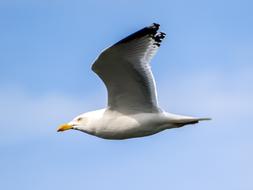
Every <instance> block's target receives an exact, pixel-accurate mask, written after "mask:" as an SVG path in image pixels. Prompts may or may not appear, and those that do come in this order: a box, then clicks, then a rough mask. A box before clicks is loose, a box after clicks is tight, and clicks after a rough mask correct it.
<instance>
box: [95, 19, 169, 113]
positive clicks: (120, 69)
mask: <svg viewBox="0 0 253 190" xmlns="http://www.w3.org/2000/svg"><path fill="white" fill-rule="evenodd" d="M158 29H159V24H155V23H154V24H153V25H151V26H149V27H145V28H143V29H141V30H139V31H137V32H135V33H134V34H132V35H130V36H128V37H126V38H124V39H123V40H121V41H119V42H118V43H116V44H114V45H113V46H111V47H109V48H107V49H106V50H104V51H103V52H102V53H101V54H100V55H99V56H98V58H97V59H96V61H95V63H94V64H93V65H92V70H93V71H94V72H95V73H96V74H97V75H98V76H99V77H100V78H101V79H102V80H103V82H104V83H105V85H106V88H107V92H108V107H109V108H110V109H113V110H117V111H120V112H123V113H133V112H135V113H136V112H137V113H138V112H159V111H160V110H159V107H158V102H157V93H156V86H155V81H154V78H153V74H152V71H151V68H150V64H149V63H150V61H151V58H152V57H153V56H154V54H155V53H156V51H157V49H158V48H159V46H160V43H161V41H162V39H163V38H164V37H165V34H164V33H162V32H158Z"/></svg>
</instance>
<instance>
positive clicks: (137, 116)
mask: <svg viewBox="0 0 253 190" xmlns="http://www.w3.org/2000/svg"><path fill="white" fill-rule="evenodd" d="M158 29H159V24H155V23H154V24H153V25H151V26H149V27H145V28H143V29H141V30H139V31H137V32H135V33H133V34H132V35H130V36H128V37H126V38H124V39H123V40H121V41H119V42H118V43H116V44H114V45H113V46H111V47H109V48H107V49H105V50H104V51H103V52H102V53H101V54H100V55H99V56H98V58H97V59H96V60H95V62H94V64H93V65H92V70H93V71H94V72H95V73H96V74H97V75H98V76H99V77H100V78H101V79H102V80H103V82H104V83H105V85H106V88H107V92H108V106H107V108H105V109H102V110H97V111H92V112H88V113H84V114H82V115H80V116H78V117H76V118H75V119H73V120H72V121H71V122H69V123H68V124H64V125H62V126H60V128H59V129H58V131H65V130H67V129H76V130H80V131H83V132H85V133H88V134H91V135H95V136H97V137H101V138H105V139H127V138H134V137H142V136H147V135H152V134H155V133H158V132H160V131H162V130H165V129H170V128H177V127H182V126H184V125H187V124H195V123H198V122H199V121H201V120H208V119H209V118H194V117H189V116H180V115H175V114H170V113H167V112H164V111H162V110H161V109H160V108H159V106H158V102H157V92H156V86H155V81H154V77H153V74H152V71H151V67H150V61H151V59H152V57H153V56H154V55H155V53H156V51H157V50H158V48H159V46H160V44H161V42H162V40H163V39H164V37H165V33H162V32H158Z"/></svg>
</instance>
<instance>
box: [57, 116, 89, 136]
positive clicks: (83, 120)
mask: <svg viewBox="0 0 253 190" xmlns="http://www.w3.org/2000/svg"><path fill="white" fill-rule="evenodd" d="M87 124H88V118H87V117H85V116H83V115H80V116H78V117H76V118H74V119H73V120H72V121H70V122H69V123H65V124H63V125H61V126H59V128H58V129H57V132H63V131H66V130H69V129H75V130H80V131H84V132H86V128H87Z"/></svg>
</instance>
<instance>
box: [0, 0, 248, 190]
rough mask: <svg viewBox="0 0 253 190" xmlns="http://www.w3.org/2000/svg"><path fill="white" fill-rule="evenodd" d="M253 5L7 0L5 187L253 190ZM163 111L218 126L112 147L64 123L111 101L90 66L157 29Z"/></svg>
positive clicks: (0, 7) (1, 131)
mask: <svg viewBox="0 0 253 190" xmlns="http://www.w3.org/2000/svg"><path fill="white" fill-rule="evenodd" d="M252 7H253V1H251V0H248V1H247V0H207V1H203V0H177V1H162V0H156V1H147V0H146V1H144V0H140V1H137V0H135V1H123V0H115V1H113V0H107V1H99V0H90V1H86V0H85V1H81V0H72V1H66V0H36V1H34V0H22V1H19V0H1V1H0V89H1V91H0V115H1V116H0V123H1V125H0V189H4V190H16V189H17V190H21V189H22V190H34V189H36V190H45V189H49V190H50V189H52V190H56V189H61V190H69V189H75V190H79V189H80V190H81V189H82V190H84V189H87V190H88V189H92V190H93V189H94V190H100V189H103V190H119V189H120V190H130V189H131V190H140V189H145V190H153V189H173V190H191V189H192V190H203V189H205V190H214V189H215V190H224V189H229V190H238V189H240V190H252V189H253V181H252V179H253V162H252V160H253V148H252V147H253V138H252V134H253V126H252V119H253V109H252V108H253V98H252V97H253V24H252V22H253V11H252ZM153 22H157V23H160V24H161V30H162V31H164V32H166V33H167V36H166V39H165V40H164V43H163V44H162V46H161V49H160V50H159V52H158V54H157V55H156V57H155V58H154V59H153V62H152V68H153V72H154V75H155V78H156V82H157V88H158V95H159V97H158V98H159V102H160V106H161V107H162V108H164V109H166V110H167V111H170V112H173V113H180V114H185V115H192V116H199V117H212V118H213V120H212V121H209V122H202V123H200V124H198V125H194V126H187V127H185V128H180V129H173V130H167V131H164V132H163V133H159V134H157V135H154V136H150V137H145V138H139V139H132V140H124V141H108V140H102V139H98V138H96V137H92V136H88V135H86V134H84V133H81V132H78V131H69V132H65V133H56V128H57V126H58V125H59V124H62V123H65V122H68V121H70V120H71V119H72V118H73V117H74V116H76V115H78V114H80V113H82V112H85V111H90V110H94V109H99V108H102V107H104V106H105V105H106V89H105V87H104V85H103V83H102V82H101V81H100V79H99V78H98V77H97V76H96V75H95V74H94V73H93V72H92V71H91V70H90V67H91V64H92V61H93V60H94V59H95V58H96V56H97V55H98V53H99V52H100V51H101V50H102V49H104V48H105V47H107V46H109V45H111V44H113V43H115V42H117V41H118V40H120V39H121V38H123V37H125V36H126V35H129V34H131V33H132V32H135V31H136V30H138V29H140V28H142V27H144V26H147V25H150V24H152V23H153Z"/></svg>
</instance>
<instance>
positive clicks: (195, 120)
mask: <svg viewBox="0 0 253 190" xmlns="http://www.w3.org/2000/svg"><path fill="white" fill-rule="evenodd" d="M208 120H211V118H184V119H177V120H175V121H173V123H174V124H178V125H188V124H196V123H198V122H199V121H208Z"/></svg>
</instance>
